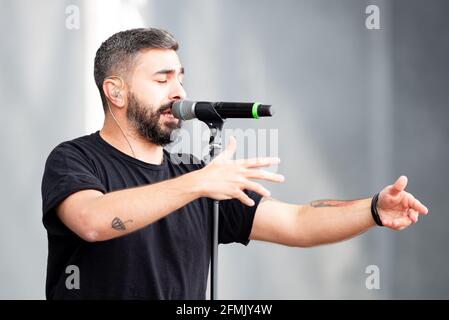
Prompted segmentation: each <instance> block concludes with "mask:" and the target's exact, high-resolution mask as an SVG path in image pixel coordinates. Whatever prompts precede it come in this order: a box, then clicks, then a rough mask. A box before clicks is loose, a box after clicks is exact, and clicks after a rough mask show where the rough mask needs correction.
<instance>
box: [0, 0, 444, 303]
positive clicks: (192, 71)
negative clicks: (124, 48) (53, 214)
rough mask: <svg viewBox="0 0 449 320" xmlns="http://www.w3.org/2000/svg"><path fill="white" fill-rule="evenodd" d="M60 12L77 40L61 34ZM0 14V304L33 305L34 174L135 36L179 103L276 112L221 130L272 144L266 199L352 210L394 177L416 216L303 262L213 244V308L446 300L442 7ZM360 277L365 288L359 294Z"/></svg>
mask: <svg viewBox="0 0 449 320" xmlns="http://www.w3.org/2000/svg"><path fill="white" fill-rule="evenodd" d="M368 5H376V6H378V8H379V9H380V29H379V30H368V29H367V28H366V26H365V20H366V18H367V17H368V14H366V13H365V10H366V7H367V6H368ZM74 7H75V9H74V10H75V11H76V8H78V10H79V16H78V17H79V22H80V23H79V28H71V27H70V26H71V22H70V21H69V22H68V21H67V19H68V18H69V19H71V18H70V17H69V16H70V15H72V13H73V12H75V11H73V8H74ZM0 8H1V9H0V36H1V37H0V39H1V40H0V41H1V51H0V52H1V59H0V66H1V73H0V88H1V91H0V92H1V101H2V102H1V105H2V107H1V110H2V116H1V117H0V124H1V125H0V130H1V136H2V139H1V140H0V144H1V150H2V157H1V163H2V165H1V167H0V172H1V174H0V176H1V178H2V181H3V183H1V185H0V188H1V189H0V195H1V200H2V205H1V207H2V209H1V220H0V221H1V232H0V253H1V256H0V298H1V299H42V298H44V288H45V272H46V258H47V242H46V241H47V240H46V232H45V229H44V228H43V226H42V224H41V215H42V213H41V198H40V183H41V177H42V173H43V167H44V162H45V160H46V157H47V156H48V154H49V152H50V151H51V149H52V148H54V147H55V146H56V145H57V144H58V143H60V142H62V141H65V140H68V139H73V138H75V137H78V136H81V135H84V134H87V133H90V132H92V131H94V130H98V129H100V128H101V126H102V119H101V117H99V116H98V115H100V116H101V112H102V111H101V110H102V109H101V103H100V99H99V97H97V95H98V94H97V93H96V87H95V83H94V80H93V75H92V74H93V71H92V69H91V66H92V61H93V58H94V54H95V50H96V48H98V46H99V45H100V43H101V41H102V40H105V39H106V38H107V37H108V36H110V35H112V33H114V32H116V31H118V30H121V29H123V28H127V27H133V26H134V25H133V24H136V23H137V24H142V25H145V26H154V27H161V28H164V29H167V30H169V31H171V32H172V33H173V34H174V35H175V37H176V38H177V39H178V41H179V43H180V51H179V55H180V57H181V60H182V63H183V64H184V65H185V68H186V78H185V81H184V82H185V87H186V89H187V92H188V96H189V97H190V98H193V99H203V100H207V99H209V100H229V101H253V100H257V101H262V102H266V103H271V104H273V105H274V106H275V107H276V115H275V117H274V118H272V119H269V120H260V121H254V122H248V121H229V122H228V123H227V125H226V127H227V128H244V129H246V128H256V129H274V130H277V131H276V132H277V141H275V143H274V144H275V146H274V149H270V150H272V151H273V150H274V151H273V152H274V153H276V154H272V155H278V156H280V157H281V159H282V163H281V164H280V165H279V166H278V168H277V170H278V171H279V172H281V173H283V174H284V175H285V176H286V181H285V182H284V183H283V184H280V185H268V184H267V186H268V187H269V188H270V189H271V191H272V194H273V196H274V197H276V198H278V199H280V200H284V201H288V202H292V203H308V202H310V201H312V200H316V199H322V198H338V199H352V198H360V197H368V196H372V195H373V194H374V193H375V192H377V191H379V190H380V189H381V188H382V187H384V186H386V185H387V184H390V183H392V182H393V181H394V179H396V178H397V177H398V176H399V175H401V174H405V175H407V176H408V177H409V187H408V190H409V191H410V192H412V193H413V194H415V196H416V197H418V198H420V199H421V200H422V202H423V203H425V204H426V205H427V206H428V207H429V209H430V215H429V216H427V217H423V218H421V220H420V222H419V223H418V224H417V225H415V226H413V227H411V228H409V229H407V230H405V231H402V232H393V231H389V230H383V229H380V228H377V229H373V230H371V231H369V232H368V233H366V234H364V235H362V236H359V237H357V238H354V239H352V240H349V241H346V242H343V243H339V244H333V245H328V246H322V247H318V248H310V249H297V248H288V247H282V246H279V245H274V244H268V243H261V242H256V241H253V242H251V243H250V244H249V245H248V247H244V246H242V245H226V246H220V261H219V266H220V269H219V298H222V299H347V298H353V299H402V298H405V299H417V298H419V299H429V298H449V272H448V269H447V265H448V264H449V253H448V250H447V243H448V242H449V233H448V231H447V228H448V226H449V214H448V212H447V211H448V210H447V202H446V201H447V200H448V198H449V187H448V180H449V170H448V164H449V124H448V120H449V60H448V59H449V58H448V57H449V19H448V14H449V3H448V2H447V1H443V0H430V1H417V0H396V1H393V0H392V1H386V0H385V1H380V0H370V1H368V0H364V1H360V0H340V1H337V0H328V1H324V0H319V1H317V0H302V1H293V0H292V1H286V0H282V1H267V0H262V1H256V0H250V1H237V0H228V1H224V0H216V1H207V0H190V1H173V0H169V1H150V0H148V1H144V0H134V1H131V0H130V1H125V0H113V1H106V0H89V1H77V0H70V1H58V0H40V1H26V0H14V1H13V0H1V1H0ZM136 17H137V18H138V19H137V18H136ZM139 19H140V20H139ZM72 22H73V21H72ZM68 26H69V27H68ZM72 26H73V25H72ZM186 128H187V129H189V128H190V129H192V124H187V125H186ZM203 129H204V128H203ZM267 140H268V138H267ZM242 143H243V141H242ZM273 152H271V153H273ZM370 265H376V266H378V267H379V270H380V288H379V289H374V290H370V289H368V288H367V287H366V286H365V281H366V279H367V277H368V276H369V274H367V273H366V268H367V267H368V266H370Z"/></svg>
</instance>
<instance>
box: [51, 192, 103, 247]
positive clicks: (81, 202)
mask: <svg viewBox="0 0 449 320" xmlns="http://www.w3.org/2000/svg"><path fill="white" fill-rule="evenodd" d="M102 195H103V193H102V192H100V191H98V190H93V189H88V190H82V191H78V192H76V193H73V194H71V195H70V196H68V197H67V198H66V199H64V201H62V202H61V203H60V204H59V205H58V206H57V207H56V214H57V216H58V218H59V219H60V220H61V221H62V223H64V225H66V226H67V227H68V228H69V229H70V230H72V231H73V232H74V233H76V234H77V235H78V236H80V237H81V238H83V239H86V237H88V233H89V232H90V231H89V230H90V229H91V225H90V222H89V221H90V217H89V216H88V213H87V210H86V209H87V207H88V205H89V203H90V202H91V201H92V200H94V199H96V198H98V197H100V196H102Z"/></svg>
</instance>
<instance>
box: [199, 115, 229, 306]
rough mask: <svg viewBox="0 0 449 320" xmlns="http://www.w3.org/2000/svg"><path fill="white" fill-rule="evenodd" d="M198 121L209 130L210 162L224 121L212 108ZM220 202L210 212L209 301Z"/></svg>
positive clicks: (219, 143) (218, 148)
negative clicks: (204, 124)
mask: <svg viewBox="0 0 449 320" xmlns="http://www.w3.org/2000/svg"><path fill="white" fill-rule="evenodd" d="M197 116H198V119H199V120H201V121H203V122H204V123H206V124H207V126H208V127H209V130H210V138H209V161H212V160H213V159H214V158H215V157H216V156H217V155H218V154H219V153H220V151H221V150H222V136H221V135H222V129H223V124H224V122H225V119H223V118H221V117H220V115H219V114H218V113H217V112H216V111H215V109H214V108H208V109H206V110H202V111H201V112H199V114H198V115H197ZM219 205H220V201H219V200H214V202H213V212H212V230H211V231H212V234H211V235H212V243H211V268H210V300H216V299H217V282H218V277H217V275H218V274H217V269H218V224H219V219H218V218H219V210H220V207H219Z"/></svg>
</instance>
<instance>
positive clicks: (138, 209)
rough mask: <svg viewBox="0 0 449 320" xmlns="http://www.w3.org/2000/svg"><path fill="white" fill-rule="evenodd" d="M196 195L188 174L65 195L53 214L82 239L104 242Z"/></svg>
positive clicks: (139, 225) (191, 199)
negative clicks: (147, 183) (127, 185)
mask: <svg viewBox="0 0 449 320" xmlns="http://www.w3.org/2000/svg"><path fill="white" fill-rule="evenodd" d="M199 197H200V192H199V190H197V189H196V187H195V181H194V180H193V175H192V173H188V174H185V175H183V176H180V177H177V178H174V179H171V180H166V181H163V182H159V183H156V184H151V185H146V186H142V187H136V188H130V189H125V190H120V191H115V192H111V193H107V194H103V193H101V192H99V191H97V190H83V191H79V192H76V193H74V194H72V195H71V196H69V197H67V198H66V199H65V200H64V201H63V202H62V203H61V204H60V205H59V206H58V207H57V208H56V213H57V215H58V217H59V218H60V219H61V221H62V222H63V223H64V224H65V225H66V226H67V227H68V228H69V229H71V230H72V231H73V232H75V233H76V234H77V235H78V236H80V237H81V238H82V239H84V240H86V241H89V242H94V241H104V240H109V239H112V238H116V237H120V236H123V235H126V234H128V233H130V232H133V231H135V230H138V229H140V228H143V227H145V226H147V225H149V224H151V223H153V222H156V221H157V220H159V219H161V218H163V217H165V216H166V215H168V214H169V213H171V212H173V211H175V210H177V209H179V208H180V207H182V206H184V205H186V204H187V203H189V202H191V201H193V200H195V199H197V198H199ZM168 199H169V200H168Z"/></svg>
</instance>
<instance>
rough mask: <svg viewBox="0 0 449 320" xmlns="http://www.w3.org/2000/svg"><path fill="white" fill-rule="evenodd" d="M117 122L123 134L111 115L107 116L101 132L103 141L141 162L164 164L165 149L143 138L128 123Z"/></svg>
mask: <svg viewBox="0 0 449 320" xmlns="http://www.w3.org/2000/svg"><path fill="white" fill-rule="evenodd" d="M117 120H118V121H119V123H120V126H121V128H122V129H123V132H122V130H120V128H119V126H118V125H117V123H115V121H114V120H113V119H111V116H110V115H109V114H108V115H106V117H105V120H104V125H103V128H102V129H101V130H100V136H101V137H102V138H103V140H105V141H106V142H107V143H109V144H110V145H112V146H113V147H114V148H116V149H118V150H120V151H121V152H123V153H125V154H127V155H129V156H130V157H133V158H136V159H138V160H140V161H143V162H146V163H151V164H161V163H162V157H163V148H162V147H161V146H159V145H156V144H154V143H151V142H150V141H148V140H146V139H145V138H143V137H141V136H140V135H139V134H138V133H137V131H136V130H135V129H134V128H132V127H130V126H129V124H128V122H127V121H120V119H117ZM125 136H126V138H125ZM128 142H129V144H128ZM130 145H131V146H130ZM133 151H134V152H133ZM133 153H134V154H133Z"/></svg>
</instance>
